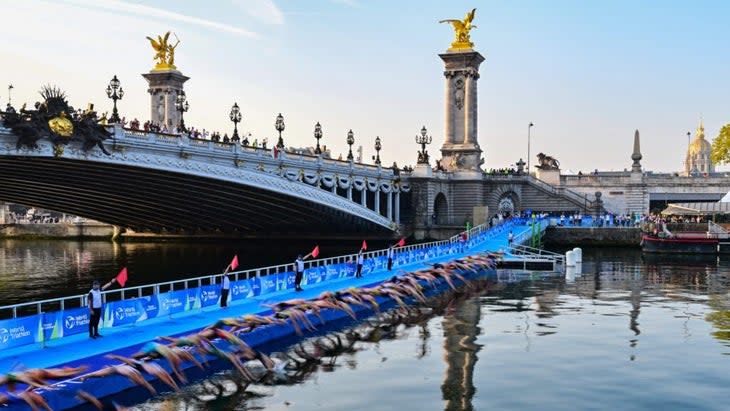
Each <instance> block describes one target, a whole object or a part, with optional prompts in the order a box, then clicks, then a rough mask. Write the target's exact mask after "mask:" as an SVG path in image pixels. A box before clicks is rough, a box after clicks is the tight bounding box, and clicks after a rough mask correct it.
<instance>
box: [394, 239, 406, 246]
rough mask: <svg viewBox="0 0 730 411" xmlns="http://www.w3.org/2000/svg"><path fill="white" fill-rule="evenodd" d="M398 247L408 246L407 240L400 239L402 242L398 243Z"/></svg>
mask: <svg viewBox="0 0 730 411" xmlns="http://www.w3.org/2000/svg"><path fill="white" fill-rule="evenodd" d="M396 245H397V246H398V247H403V246H404V245H406V239H405V238H401V239H400V240H399V241H398V243H396Z"/></svg>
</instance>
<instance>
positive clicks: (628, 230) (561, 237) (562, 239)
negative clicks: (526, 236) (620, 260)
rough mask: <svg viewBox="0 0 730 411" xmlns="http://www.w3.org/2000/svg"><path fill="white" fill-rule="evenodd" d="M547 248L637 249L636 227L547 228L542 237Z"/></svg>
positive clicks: (639, 234)
mask: <svg viewBox="0 0 730 411" xmlns="http://www.w3.org/2000/svg"><path fill="white" fill-rule="evenodd" d="M543 240H544V241H545V244H546V245H548V246H554V245H559V246H612V247H639V246H640V244H641V230H640V229H639V228H638V227H554V226H553V227H548V228H547V229H546V230H545V235H544V237H543Z"/></svg>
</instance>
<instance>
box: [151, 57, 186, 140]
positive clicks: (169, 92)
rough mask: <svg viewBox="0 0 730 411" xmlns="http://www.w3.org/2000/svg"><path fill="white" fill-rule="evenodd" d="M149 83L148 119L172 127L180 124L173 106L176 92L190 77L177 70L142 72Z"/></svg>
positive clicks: (178, 92) (178, 115)
mask: <svg viewBox="0 0 730 411" xmlns="http://www.w3.org/2000/svg"><path fill="white" fill-rule="evenodd" d="M142 77H144V78H145V80H147V83H149V88H148V89H147V92H148V93H150V121H152V122H153V123H155V124H159V125H160V126H163V125H167V128H168V129H170V130H171V129H173V128H175V127H177V126H178V124H180V113H179V112H178V111H177V109H176V108H175V101H176V100H177V96H178V94H180V92H181V91H183V84H184V83H185V82H186V81H188V80H189V79H190V77H187V76H184V75H183V74H182V73H180V72H179V71H177V70H152V71H150V72H149V73H145V74H142Z"/></svg>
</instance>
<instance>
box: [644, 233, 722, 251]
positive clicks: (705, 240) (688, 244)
mask: <svg viewBox="0 0 730 411" xmlns="http://www.w3.org/2000/svg"><path fill="white" fill-rule="evenodd" d="M725 248H728V247H725ZM641 251H643V252H645V253H671V254H674V253H688V254H717V253H718V252H720V240H719V239H718V238H717V236H712V237H708V235H707V234H706V233H696V232H693V233H681V235H680V233H677V234H675V235H674V236H671V237H669V236H667V237H660V236H656V235H649V234H644V235H643V237H642V238H641Z"/></svg>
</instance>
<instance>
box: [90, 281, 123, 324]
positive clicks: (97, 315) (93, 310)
mask: <svg viewBox="0 0 730 411" xmlns="http://www.w3.org/2000/svg"><path fill="white" fill-rule="evenodd" d="M116 281H117V280H116V278H113V279H112V280H111V281H109V282H108V283H106V284H104V286H103V287H101V288H99V280H94V282H93V283H92V285H91V290H90V291H89V294H88V295H87V296H86V304H87V305H88V306H89V338H98V337H101V336H102V335H101V334H99V320H100V319H101V313H102V311H103V309H102V308H103V305H102V298H101V292H102V291H104V290H106V289H107V288H109V287H110V286H111V285H112V284H114V283H115V282H116Z"/></svg>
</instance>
